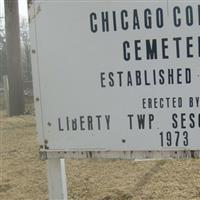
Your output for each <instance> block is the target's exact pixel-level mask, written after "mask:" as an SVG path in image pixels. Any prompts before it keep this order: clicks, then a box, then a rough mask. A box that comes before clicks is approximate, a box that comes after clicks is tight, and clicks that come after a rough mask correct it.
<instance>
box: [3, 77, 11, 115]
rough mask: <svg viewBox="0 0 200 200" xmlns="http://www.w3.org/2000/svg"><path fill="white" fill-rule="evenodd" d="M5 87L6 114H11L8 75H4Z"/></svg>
mask: <svg viewBox="0 0 200 200" xmlns="http://www.w3.org/2000/svg"><path fill="white" fill-rule="evenodd" d="M3 88H4V106H5V110H6V114H8V115H9V113H10V106H9V83H8V76H7V75H4V76H3Z"/></svg>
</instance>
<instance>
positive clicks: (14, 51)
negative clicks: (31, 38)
mask: <svg viewBox="0 0 200 200" xmlns="http://www.w3.org/2000/svg"><path fill="white" fill-rule="evenodd" d="M4 2H5V22H6V23H5V24H6V48H7V69H8V82H9V115H10V116H14V115H21V114H24V107H25V106H24V92H23V81H22V69H21V56H20V29H19V9H18V0H4Z"/></svg>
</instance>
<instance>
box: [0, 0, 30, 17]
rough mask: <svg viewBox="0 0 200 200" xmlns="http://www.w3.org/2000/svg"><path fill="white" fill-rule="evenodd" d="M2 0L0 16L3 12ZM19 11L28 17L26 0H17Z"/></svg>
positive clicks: (0, 2)
mask: <svg viewBox="0 0 200 200" xmlns="http://www.w3.org/2000/svg"><path fill="white" fill-rule="evenodd" d="M3 2H4V0H0V16H2V13H3V12H4V7H3ZM19 13H20V15H21V16H23V17H28V11H27V0H19Z"/></svg>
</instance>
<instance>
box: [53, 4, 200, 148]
mask: <svg viewBox="0 0 200 200" xmlns="http://www.w3.org/2000/svg"><path fill="white" fill-rule="evenodd" d="M170 9H172V10H171V12H170V11H168V10H167V8H161V7H158V8H156V9H151V8H143V9H141V8H140V9H136V8H135V9H131V8H129V9H121V10H119V9H118V10H112V11H111V10H109V11H99V10H98V11H94V12H91V13H90V14H89V15H88V19H89V21H88V22H89V23H88V24H89V31H90V33H91V34H92V35H95V34H96V35H97V37H98V36H99V35H100V34H109V33H112V34H114V33H115V32H116V33H117V32H121V33H123V32H126V31H127V32H131V31H132V32H133V33H134V32H140V33H141V34H142V33H143V32H145V31H150V30H160V31H161V33H163V32H162V31H163V30H166V26H167V28H173V29H174V30H176V29H177V33H178V35H176V36H172V34H169V35H168V34H167V33H166V34H163V37H159V38H155V39H152V38H148V34H146V35H147V38H144V37H141V38H138V39H137V38H135V37H133V40H131V41H130V40H126V39H125V40H124V41H123V42H121V43H119V51H120V54H121V58H120V59H121V61H123V62H124V64H125V65H124V66H122V70H120V71H101V72H100V74H99V80H98V81H99V86H100V88H101V89H106V88H116V87H117V88H125V87H136V88H140V87H141V88H143V87H144V86H145V87H147V86H154V87H155V86H157V87H160V88H162V86H166V85H168V86H170V85H190V84H192V81H193V79H192V78H193V77H194V76H193V69H192V68H191V67H190V66H185V64H184V62H183V63H182V65H179V66H164V65H163V66H155V67H154V66H152V64H149V61H152V60H171V61H172V60H184V59H191V61H192V59H199V58H200V36H198V35H195V34H193V32H192V30H193V29H194V28H197V27H199V26H200V5H198V4H192V5H185V6H181V7H179V6H177V5H174V6H173V7H170ZM168 12H169V13H172V15H173V17H171V18H170V19H171V20H169V18H168V14H169V13H168ZM166 18H168V19H167V20H166ZM167 22H169V23H167ZM182 27H184V28H187V29H190V30H191V32H190V33H191V34H190V35H188V36H182V34H181V33H182V32H181V31H180V30H181V29H182ZM133 35H134V34H133ZM172 51H173V52H174V53H173V54H171V53H170V52H172ZM140 61H146V66H143V67H141V69H138V68H139V67H138V66H137V63H138V62H140ZM165 63H166V62H165ZM170 63H173V62H170ZM127 64H128V65H129V66H130V67H131V69H130V70H127V68H125V66H126V65H127ZM108 68H109V67H108ZM123 68H124V70H123ZM199 99H200V97H198V96H197V97H187V98H186V97H159V98H158V97H155V98H149V97H147V98H141V100H140V108H141V113H131V112H130V113H127V114H126V115H125V116H124V119H125V120H126V124H127V129H128V130H130V131H131V130H133V133H135V131H136V132H138V131H139V130H155V129H159V128H160V127H159V128H157V124H156V123H155V122H156V121H157V119H156V118H157V117H158V116H155V114H154V113H155V112H151V110H154V111H155V110H162V109H168V108H169V109H171V108H175V109H176V111H174V112H172V114H171V116H170V120H171V121H170V123H169V124H170V126H169V131H159V135H160V145H161V146H162V147H163V146H188V145H189V142H190V138H189V137H190V135H189V132H188V130H189V129H195V128H200V113H196V112H192V111H191V112H189V113H188V112H180V110H178V112H177V109H180V108H184V109H191V108H199ZM146 111H148V112H146ZM144 113H145V114H144ZM146 113H148V114H146ZM158 118H159V117H158ZM114 123H115V122H114V120H113V117H112V114H102V113H98V114H95V115H80V116H75V117H74V116H69V115H67V116H66V117H64V118H61V117H58V120H57V124H58V130H59V132H60V133H74V132H79V133H80V132H90V131H92V132H93V131H95V133H97V132H98V131H99V132H109V131H110V130H112V127H113V126H114Z"/></svg>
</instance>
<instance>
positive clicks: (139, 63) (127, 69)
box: [30, 0, 200, 151]
mask: <svg viewBox="0 0 200 200" xmlns="http://www.w3.org/2000/svg"><path fill="white" fill-rule="evenodd" d="M30 23H31V41H32V49H33V51H32V62H33V78H34V90H35V91H34V92H35V97H36V99H37V101H35V105H36V114H37V125H38V132H39V142H40V144H41V146H44V147H45V148H46V149H49V150H51V151H57V150H60V151H88V150H92V151H134V150H138V151H149V150H158V151H159V150H182V149H186V150H198V149H199V147H200V90H199V86H200V2H199V1H167V0H165V1H162V0H161V1H151V0H149V1H135V0H132V1H124V2H123V1H103V0H99V1H90V0H89V1H78V0H74V1H59V2H57V1H53V0H50V1H46V2H45V1H34V2H33V6H32V8H31V11H30Z"/></svg>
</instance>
